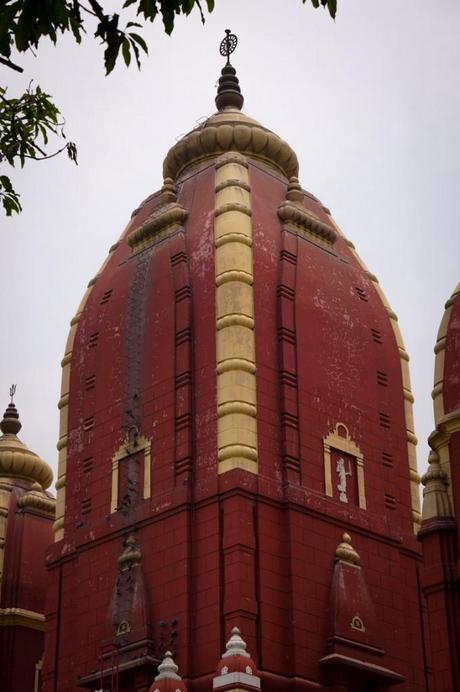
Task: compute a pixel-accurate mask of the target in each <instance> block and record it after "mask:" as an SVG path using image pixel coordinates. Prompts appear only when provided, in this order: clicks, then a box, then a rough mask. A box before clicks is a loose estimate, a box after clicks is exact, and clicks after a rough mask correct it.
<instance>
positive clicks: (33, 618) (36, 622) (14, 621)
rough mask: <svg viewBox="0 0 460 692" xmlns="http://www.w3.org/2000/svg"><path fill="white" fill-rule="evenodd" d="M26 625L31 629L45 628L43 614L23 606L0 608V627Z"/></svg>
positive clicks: (42, 629)
mask: <svg viewBox="0 0 460 692" xmlns="http://www.w3.org/2000/svg"><path fill="white" fill-rule="evenodd" d="M15 626H16V627H27V628H28V629H32V630H40V631H41V632H43V631H44V629H45V616H44V615H43V614H42V613H36V612H34V611H33V610H25V609H24V608H0V627H15Z"/></svg>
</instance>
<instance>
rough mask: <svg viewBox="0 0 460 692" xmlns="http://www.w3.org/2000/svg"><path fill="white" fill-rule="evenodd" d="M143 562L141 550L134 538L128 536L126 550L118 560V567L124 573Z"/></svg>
mask: <svg viewBox="0 0 460 692" xmlns="http://www.w3.org/2000/svg"><path fill="white" fill-rule="evenodd" d="M141 560H142V555H141V551H140V548H139V546H138V544H137V542H136V539H135V538H134V536H128V538H127V539H126V541H125V548H124V550H123V552H122V554H121V555H120V557H119V558H118V565H119V567H120V569H121V570H122V571H123V570H125V569H131V568H132V567H134V566H135V565H139V564H140V562H141Z"/></svg>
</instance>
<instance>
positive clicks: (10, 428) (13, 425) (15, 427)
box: [0, 384, 22, 435]
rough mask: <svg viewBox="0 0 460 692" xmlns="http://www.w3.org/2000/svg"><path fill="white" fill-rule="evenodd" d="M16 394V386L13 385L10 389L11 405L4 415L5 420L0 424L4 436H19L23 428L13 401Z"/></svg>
mask: <svg viewBox="0 0 460 692" xmlns="http://www.w3.org/2000/svg"><path fill="white" fill-rule="evenodd" d="M15 393H16V385H15V384H12V385H11V387H10V403H9V404H8V406H7V408H6V411H5V413H4V414H3V420H2V421H1V423H0V430H1V431H2V433H3V434H4V435H17V434H18V432H19V431H20V429H21V428H22V425H21V421H20V420H19V413H18V410H17V408H16V406H15V405H14V401H13V397H14V395H15Z"/></svg>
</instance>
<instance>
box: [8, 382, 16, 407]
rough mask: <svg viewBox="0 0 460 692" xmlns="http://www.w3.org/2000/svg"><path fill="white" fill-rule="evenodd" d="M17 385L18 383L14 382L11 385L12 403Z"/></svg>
mask: <svg viewBox="0 0 460 692" xmlns="http://www.w3.org/2000/svg"><path fill="white" fill-rule="evenodd" d="M16 386H17V385H15V384H12V385H11V387H10V403H11V404H13V403H14V401H13V399H14V395H15V394H16Z"/></svg>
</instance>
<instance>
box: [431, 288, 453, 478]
mask: <svg viewBox="0 0 460 692" xmlns="http://www.w3.org/2000/svg"><path fill="white" fill-rule="evenodd" d="M459 293H460V284H458V285H457V286H456V288H455V290H454V292H453V293H452V295H451V297H450V298H449V300H448V301H447V302H446V304H445V311H444V315H443V317H442V320H441V324H440V325H439V330H438V336H437V339H436V345H435V347H434V352H435V365H434V382H433V391H432V392H431V396H432V397H433V409H434V420H435V425H437V424H438V421H439V420H440V419H441V418H442V416H443V415H444V397H443V387H444V360H445V350H446V337H447V328H448V326H449V321H450V316H451V314H452V308H453V305H454V303H455V300H456V298H457V296H458V294H459ZM449 477H450V473H449Z"/></svg>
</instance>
